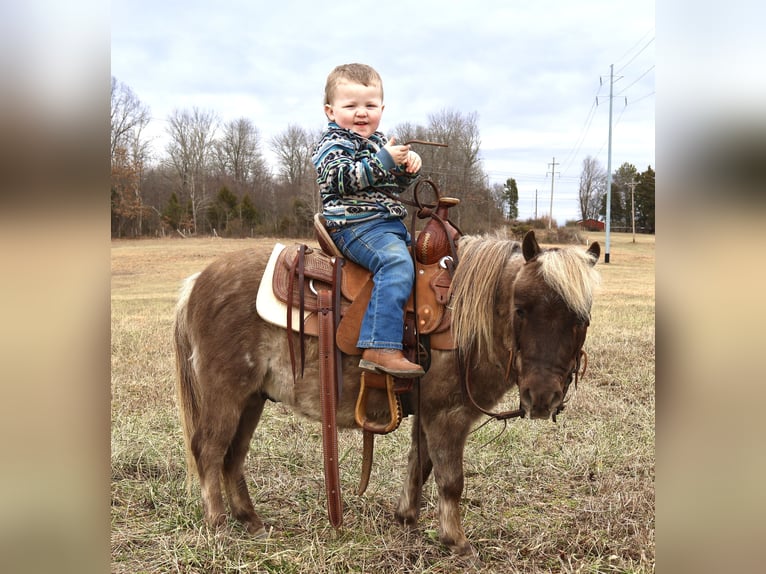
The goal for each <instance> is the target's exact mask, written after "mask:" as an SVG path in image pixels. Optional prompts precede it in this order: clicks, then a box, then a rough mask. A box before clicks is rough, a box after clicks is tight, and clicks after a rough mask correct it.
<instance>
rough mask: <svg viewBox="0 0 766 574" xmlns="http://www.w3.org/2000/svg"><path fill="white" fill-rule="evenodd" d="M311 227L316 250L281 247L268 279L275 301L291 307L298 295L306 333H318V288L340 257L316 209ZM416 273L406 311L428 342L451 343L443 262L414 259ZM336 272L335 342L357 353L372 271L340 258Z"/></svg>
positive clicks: (326, 284) (328, 282)
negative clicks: (338, 273)
mask: <svg viewBox="0 0 766 574" xmlns="http://www.w3.org/2000/svg"><path fill="white" fill-rule="evenodd" d="M314 227H315V231H316V235H317V241H318V243H319V245H320V247H321V250H317V249H312V248H310V247H306V246H301V245H292V246H288V247H285V248H284V249H283V250H282V251H281V253H279V255H278V257H277V262H276V266H275V268H274V275H273V279H272V289H273V292H274V296H275V297H276V298H277V299H278V300H279V301H281V302H283V303H285V304H286V305H287V306H288V307H291V308H293V309H295V308H298V306H299V304H300V301H301V300H302V306H303V309H304V311H305V314H306V315H305V316H306V318H305V323H304V326H303V330H304V333H305V334H307V335H317V334H318V321H317V320H316V315H315V313H316V312H317V311H319V309H320V302H319V292H320V291H322V290H332V288H333V275H334V272H333V263H334V258H335V257H342V255H341V254H340V252H339V251H338V249H337V247H336V246H335V244H334V243H333V241H332V239H331V238H330V236H329V234H328V233H327V230H326V228H325V226H324V220H323V218H322V216H321V214H317V215H315V217H314ZM298 270H302V275H303V280H302V281H297V280H295V274H296V273H298ZM415 275H416V277H415V287H414V289H413V293H412V294H411V295H410V299H409V301H408V302H407V306H406V312H407V315H408V316H409V317H410V320H417V321H418V324H417V328H418V329H417V330H418V332H419V334H421V335H429V336H430V346H431V348H433V349H452V348H454V346H453V344H452V337H451V334H450V324H451V315H450V312H449V309H448V308H447V302H448V300H449V299H448V298H449V288H450V283H451V274H450V271H449V268H448V262H447V261H445V260H443V259H442V260H439V261H437V262H435V263H430V264H420V263H419V264H418V265H417V268H416V274H415ZM340 277H341V279H340V291H341V293H340V322H339V325H338V329H337V332H336V334H335V342H336V345H337V346H338V348H339V349H340V350H341V351H342V352H343V353H346V354H348V355H360V354H361V353H362V350H361V349H358V348H357V347H356V341H357V339H358V337H359V331H360V328H361V322H362V317H363V316H364V313H365V311H366V309H367V304H368V303H369V300H370V295H371V293H372V287H373V281H372V274H371V273H370V272H369V271H368V270H367V269H365V268H363V267H361V266H360V265H357V264H355V263H353V262H352V261H349V260H345V261H344V264H343V268H342V272H341V276H340ZM301 285H302V289H301ZM291 286H292V289H291ZM416 301H417V313H416V312H415V311H416V310H415V302H416Z"/></svg>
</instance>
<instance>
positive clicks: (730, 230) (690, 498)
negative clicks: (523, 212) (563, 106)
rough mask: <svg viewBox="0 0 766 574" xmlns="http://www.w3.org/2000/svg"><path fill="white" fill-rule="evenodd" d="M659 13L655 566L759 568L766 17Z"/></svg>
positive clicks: (743, 12)
mask: <svg viewBox="0 0 766 574" xmlns="http://www.w3.org/2000/svg"><path fill="white" fill-rule="evenodd" d="M657 9H658V12H657V54H658V62H657V72H658V73H657V93H658V94H659V97H658V100H657V101H658V104H657V116H656V117H657V132H656V133H657V144H658V145H657V206H658V209H657V234H658V240H657V247H658V248H657V254H658V255H657V291H658V293H657V295H658V297H657V302H658V303H657V310H656V330H657V339H658V343H659V345H658V350H657V355H658V361H657V382H656V389H657V398H658V401H657V405H658V406H657V410H658V413H657V415H658V416H657V435H656V436H657V440H656V445H657V496H656V504H657V508H656V536H657V565H658V566H659V568H660V571H663V572H664V571H668V572H695V573H701V572H748V571H760V570H761V569H762V566H761V565H760V563H761V561H762V560H761V556H760V550H761V542H760V541H762V540H764V539H766V526H765V525H766V523H765V522H764V520H763V515H764V511H766V496H765V495H764V490H763V488H762V484H763V479H762V477H763V475H764V471H765V470H766V460H765V457H766V450H765V449H764V448H763V439H764V436H765V435H766V433H765V432H764V430H765V429H764V426H766V425H764V422H763V421H764V416H763V415H762V414H761V412H760V409H761V405H762V404H764V398H766V387H764V378H765V377H764V373H763V370H762V366H761V362H762V361H761V359H762V357H763V355H764V353H765V352H766V344H764V343H765V341H764V328H763V322H764V318H766V313H764V311H765V310H766V304H765V303H764V297H765V296H766V288H765V287H766V285H765V282H764V277H765V275H766V266H765V265H764V255H763V254H764V251H763V250H764V247H766V225H765V223H766V222H765V221H764V215H765V213H766V178H765V177H764V176H766V107H765V106H766V78H765V77H764V75H763V74H761V73H756V72H755V70H756V69H759V68H760V62H758V55H759V54H760V55H762V54H764V53H766V50H764V48H765V47H766V39H765V38H766V37H764V35H763V33H762V31H760V30H759V29H758V25H757V24H756V22H759V21H762V17H763V15H764V10H765V9H764V7H763V6H754V5H752V4H751V3H747V4H746V3H744V2H742V1H741V0H735V1H734V2H728V3H726V4H719V5H716V6H713V5H706V6H705V7H704V8H702V7H700V6H699V5H693V4H691V3H688V2H683V3H680V4H678V3H675V4H673V5H668V4H667V3H666V4H662V5H660V4H658V6H657ZM618 137H619V136H618Z"/></svg>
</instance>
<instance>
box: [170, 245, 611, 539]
mask: <svg viewBox="0 0 766 574" xmlns="http://www.w3.org/2000/svg"><path fill="white" fill-rule="evenodd" d="M458 254H459V264H458V265H457V268H456V270H455V274H454V277H453V280H452V288H451V308H452V314H453V322H452V332H453V340H454V342H455V344H456V347H457V350H456V351H433V352H432V357H431V365H430V369H429V370H428V372H427V373H426V375H425V376H424V377H422V379H421V381H420V384H419V385H415V387H414V388H415V391H414V392H415V393H416V397H415V398H414V400H413V404H419V405H420V411H419V412H418V413H416V415H415V416H416V418H417V419H418V420H417V424H413V425H412V428H413V432H412V435H413V437H412V439H413V440H412V446H411V448H410V453H409V459H408V470H407V478H406V479H405V482H404V486H403V489H402V492H401V495H400V497H399V503H398V507H397V510H396V517H397V519H398V520H399V522H401V523H402V524H406V525H414V524H415V523H416V522H417V519H418V513H419V510H420V498H421V492H422V486H423V483H424V482H425V481H426V480H427V479H428V477H429V475H430V474H431V473H432V472H433V475H434V480H435V481H436V484H437V487H438V492H439V502H438V511H439V538H440V540H441V541H442V542H443V543H444V544H445V545H447V546H449V547H450V548H451V549H452V550H453V551H454V552H456V553H459V554H467V553H471V552H472V548H471V545H470V544H469V542H468V540H467V539H466V536H465V533H464V531H463V526H462V523H461V517H460V508H459V503H460V498H461V495H462V492H463V480H464V478H463V450H464V447H465V443H466V438H467V436H468V433H469V431H470V430H471V427H472V425H473V424H474V423H475V422H476V421H477V419H479V418H480V417H481V416H482V410H480V409H483V410H485V411H486V410H488V409H492V408H493V407H494V405H496V404H497V403H498V402H499V401H500V400H501V398H502V397H503V395H504V394H505V393H506V392H507V391H508V390H509V389H510V388H511V387H512V386H513V385H514V384H515V385H518V388H519V397H520V405H519V407H520V409H521V412H522V413H523V414H525V415H526V416H528V417H530V418H543V419H549V418H552V419H555V416H556V415H557V414H558V413H559V412H560V411H561V410H562V409H563V404H564V398H565V396H566V392H567V389H568V387H569V384H570V382H571V380H572V378H573V377H574V376H576V373H577V370H578V368H579V360H580V355H581V348H582V345H583V342H584V340H585V333H586V330H587V328H588V325H589V318H590V308H591V301H592V293H593V288H594V286H595V285H596V284H597V282H598V274H597V272H596V271H595V270H594V269H593V267H594V265H595V263H596V261H597V260H598V258H599V255H600V247H599V245H598V243H593V244H592V245H591V246H590V247H589V248H588V249H587V251H586V250H583V249H578V248H573V247H571V248H561V249H558V248H552V249H541V248H540V246H539V245H538V243H537V241H536V240H535V237H534V234H533V233H532V232H530V233H528V234H527V235H526V236H525V238H524V241H523V244H520V243H519V242H516V241H510V240H506V239H498V238H491V237H486V236H482V237H478V236H464V237H462V238H461V239H460V241H459V244H458ZM267 256H268V254H264V253H262V252H259V251H257V250H254V249H249V250H245V251H241V252H237V253H231V254H228V255H224V256H222V257H221V258H220V259H218V260H216V261H214V262H213V263H211V264H210V265H209V266H208V267H207V268H206V269H205V270H204V271H202V272H201V273H198V274H196V275H194V276H192V277H190V278H188V279H187V280H186V282H185V283H184V286H183V288H182V290H181V294H180V298H179V301H178V306H177V311H176V320H175V350H176V361H177V369H178V378H177V385H176V390H177V395H178V404H179V408H180V414H181V423H182V426H183V430H184V438H185V443H186V452H187V465H188V470H189V472H190V475H191V474H193V473H195V472H196V474H197V476H198V477H199V480H200V485H201V493H202V503H203V507H204V511H205V518H206V520H207V521H208V523H210V524H212V525H218V524H221V523H223V522H225V520H226V509H225V507H224V501H223V495H222V489H221V482H223V491H224V492H225V494H226V498H227V500H228V505H229V509H230V511H231V514H232V515H233V516H234V518H236V519H237V520H240V521H241V522H243V523H244V524H245V526H246V527H247V529H248V531H249V532H251V533H252V534H254V535H256V536H262V535H264V534H265V532H266V531H265V529H264V525H263V522H262V521H261V519H260V518H259V516H258V514H257V513H256V512H255V509H254V508H253V503H252V501H251V499H250V494H249V492H248V489H247V483H246V481H245V477H244V474H243V464H244V460H245V456H246V454H247V452H248V449H249V446H250V439H251V437H252V436H253V433H254V431H255V428H256V426H257V425H258V421H259V419H260V417H261V413H262V412H263V408H264V404H265V403H266V401H267V400H272V401H279V402H282V403H284V404H286V405H289V406H290V407H291V408H292V409H293V410H295V411H296V412H298V413H299V414H301V415H303V416H306V417H309V418H311V419H313V420H317V421H318V420H321V415H320V399H319V395H320V385H319V366H318V361H317V356H318V345H317V341H316V339H311V338H309V339H308V340H307V342H306V366H305V372H304V375H303V377H302V378H300V377H299V378H298V380H297V382H295V383H294V381H293V370H292V365H291V361H290V354H289V352H288V342H287V335H286V332H285V330H284V329H282V328H280V327H277V326H275V325H272V324H270V323H267V322H265V321H264V320H262V319H261V318H260V317H259V316H258V314H257V313H256V310H255V295H256V293H257V292H258V286H259V284H260V280H261V275H262V273H263V270H264V267H265V260H266V258H267ZM458 358H459V359H460V360H456V359H458ZM358 362H359V358H358V357H352V356H346V355H344V356H343V359H342V368H343V375H344V377H343V381H344V383H343V392H342V395H341V399H340V400H339V403H338V409H337V424H338V426H339V427H341V428H343V427H345V428H355V427H356V423H355V421H354V407H355V401H356V397H357V394H358V391H359V386H360V369H359V367H358ZM458 364H461V365H462V368H459V367H458ZM461 376H464V377H465V379H462V380H461ZM464 380H467V381H470V389H471V395H470V396H471V397H472V398H468V397H467V396H466V393H465V390H464V384H463V381H464ZM417 393H419V394H420V396H419V397H417ZM377 394H380V395H381V396H380V397H377V398H376V397H375V396H374V395H377ZM368 416H369V417H370V419H371V420H378V421H380V422H386V421H387V420H388V418H387V417H388V408H387V402H386V398H385V394H384V393H374V394H373V395H372V396H370V401H369V403H368ZM418 447H419V448H418ZM418 451H420V452H418Z"/></svg>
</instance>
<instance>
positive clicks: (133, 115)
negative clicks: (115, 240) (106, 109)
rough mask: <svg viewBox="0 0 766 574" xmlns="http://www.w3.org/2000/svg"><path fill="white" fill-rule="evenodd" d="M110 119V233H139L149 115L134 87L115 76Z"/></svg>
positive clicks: (140, 231) (142, 213) (147, 147)
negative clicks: (144, 134) (146, 129)
mask: <svg viewBox="0 0 766 574" xmlns="http://www.w3.org/2000/svg"><path fill="white" fill-rule="evenodd" d="M110 119H111V172H112V173H111V203H112V209H111V211H112V234H113V235H115V236H117V237H120V236H122V235H123V233H124V232H125V231H128V232H129V233H130V234H131V235H133V236H138V235H141V233H142V229H143V215H144V212H145V211H146V208H145V207H144V202H143V199H142V193H141V188H142V182H143V178H144V168H145V166H146V164H147V162H148V158H149V142H148V140H146V139H145V138H144V137H143V130H144V128H145V127H146V126H147V125H148V123H149V120H150V119H151V114H150V113H149V108H148V107H147V106H146V105H144V104H143V103H141V101H140V100H139V99H138V97H137V96H136V95H135V94H134V93H133V90H131V89H130V87H128V86H127V85H125V84H123V83H121V82H118V81H117V78H115V77H114V76H112V89H111V110H110ZM128 226H129V227H128ZM126 227H127V228H128V229H127V230H126Z"/></svg>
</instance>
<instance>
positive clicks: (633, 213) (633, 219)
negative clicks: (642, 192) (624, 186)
mask: <svg viewBox="0 0 766 574" xmlns="http://www.w3.org/2000/svg"><path fill="white" fill-rule="evenodd" d="M637 185H638V182H637V181H636V180H635V179H633V180H632V181H631V182H630V183H629V184H628V187H630V220H631V222H632V225H633V243H635V242H636V203H635V201H634V199H633V192H634V190H635V189H636V186H637Z"/></svg>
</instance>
